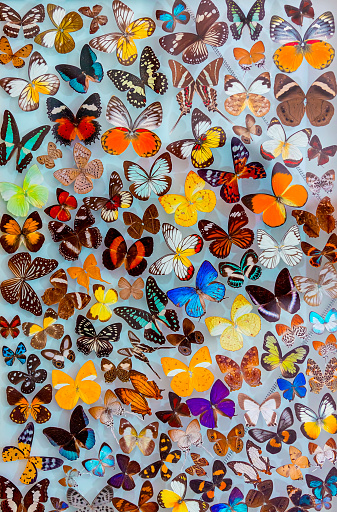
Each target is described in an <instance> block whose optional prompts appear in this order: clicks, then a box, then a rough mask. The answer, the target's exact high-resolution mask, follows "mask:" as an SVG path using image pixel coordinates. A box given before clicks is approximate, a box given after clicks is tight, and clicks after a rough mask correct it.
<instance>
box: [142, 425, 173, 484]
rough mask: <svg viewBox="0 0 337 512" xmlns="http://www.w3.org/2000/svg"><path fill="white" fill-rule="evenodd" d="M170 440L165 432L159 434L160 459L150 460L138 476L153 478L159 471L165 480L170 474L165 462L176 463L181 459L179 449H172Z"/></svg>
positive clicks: (165, 480)
mask: <svg viewBox="0 0 337 512" xmlns="http://www.w3.org/2000/svg"><path fill="white" fill-rule="evenodd" d="M171 449H172V442H171V440H170V438H169V436H168V435H167V434H161V436H160V441H159V457H160V460H157V461H156V462H152V463H151V464H149V465H148V466H146V468H144V469H143V470H142V471H141V472H140V473H139V476H140V477H141V478H155V477H156V476H157V474H158V473H159V471H160V476H161V479H162V480H164V482H167V480H169V479H170V478H171V476H172V471H171V470H170V469H169V468H168V467H167V463H168V462H170V463H172V464H176V463H177V462H178V461H179V460H180V459H181V451H180V450H173V451H171Z"/></svg>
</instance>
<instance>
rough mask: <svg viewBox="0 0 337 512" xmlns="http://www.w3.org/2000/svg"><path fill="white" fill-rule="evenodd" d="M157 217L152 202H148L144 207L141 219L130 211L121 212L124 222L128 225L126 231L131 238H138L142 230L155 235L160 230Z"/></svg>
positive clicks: (155, 208) (156, 211) (157, 214)
mask: <svg viewBox="0 0 337 512" xmlns="http://www.w3.org/2000/svg"><path fill="white" fill-rule="evenodd" d="M158 217H159V213H158V210H157V207H156V206H155V205H154V204H150V206H148V207H147V208H146V210H145V212H144V214H143V218H142V219H141V218H140V217H138V215H136V214H135V213H132V212H124V213H123V220H124V224H125V225H126V226H130V227H129V228H128V229H127V232H128V234H129V235H130V236H131V237H132V238H140V237H141V236H142V234H143V232H144V230H145V231H148V232H149V233H151V234H152V235H156V234H157V233H158V231H159V230H160V221H159V220H158Z"/></svg>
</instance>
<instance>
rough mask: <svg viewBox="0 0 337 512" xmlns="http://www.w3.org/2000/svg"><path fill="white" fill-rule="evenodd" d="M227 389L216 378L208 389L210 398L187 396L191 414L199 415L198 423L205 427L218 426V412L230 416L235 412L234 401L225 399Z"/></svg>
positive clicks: (227, 393) (227, 392)
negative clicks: (209, 389)
mask: <svg viewBox="0 0 337 512" xmlns="http://www.w3.org/2000/svg"><path fill="white" fill-rule="evenodd" d="M228 395H229V390H228V388H227V387H226V386H225V384H224V383H223V382H222V380H220V379H217V380H216V381H215V382H214V384H213V386H212V389H211V391H210V400H207V399H206V398H189V399H188V400H186V404H187V407H188V408H189V410H190V411H191V414H192V415H193V416H200V423H201V425H203V426H204V427H207V428H216V427H217V426H218V414H219V415H220V416H225V417H227V418H232V417H233V416H234V413H235V403H234V402H233V400H230V399H227V397H228Z"/></svg>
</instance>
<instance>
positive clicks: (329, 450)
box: [308, 437, 337, 468]
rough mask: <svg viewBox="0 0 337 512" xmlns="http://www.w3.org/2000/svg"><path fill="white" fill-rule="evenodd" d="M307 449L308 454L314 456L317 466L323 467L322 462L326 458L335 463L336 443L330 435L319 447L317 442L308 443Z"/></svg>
mask: <svg viewBox="0 0 337 512" xmlns="http://www.w3.org/2000/svg"><path fill="white" fill-rule="evenodd" d="M308 449H309V453H310V455H313V456H314V461H315V462H316V464H317V466H319V467H320V468H322V467H323V464H324V462H325V461H326V460H329V461H330V462H331V463H332V464H335V462H336V459H337V445H336V441H335V440H334V439H333V438H332V437H330V439H328V440H327V441H326V443H325V445H324V446H323V448H321V447H320V446H318V444H315V443H308Z"/></svg>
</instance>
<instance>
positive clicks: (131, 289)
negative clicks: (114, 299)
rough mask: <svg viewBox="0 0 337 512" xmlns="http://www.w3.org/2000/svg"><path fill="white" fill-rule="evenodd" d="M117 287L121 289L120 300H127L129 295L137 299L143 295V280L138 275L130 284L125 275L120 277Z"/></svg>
mask: <svg viewBox="0 0 337 512" xmlns="http://www.w3.org/2000/svg"><path fill="white" fill-rule="evenodd" d="M118 287H119V288H120V289H121V290H120V292H119V297H120V298H121V299H122V300H128V299H129V298H130V296H131V295H132V297H133V298H134V299H136V300H139V299H141V298H142V297H143V295H144V293H143V288H144V281H143V279H142V278H141V277H138V278H137V279H136V281H134V282H133V283H132V284H130V283H129V281H128V280H127V279H125V277H121V278H120V279H119V281H118Z"/></svg>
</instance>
